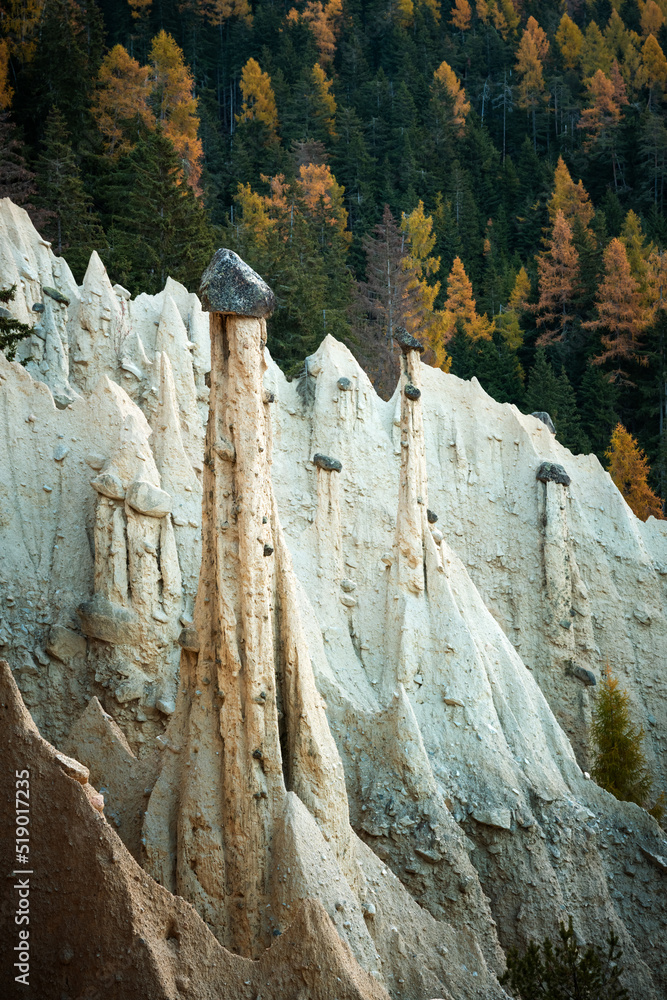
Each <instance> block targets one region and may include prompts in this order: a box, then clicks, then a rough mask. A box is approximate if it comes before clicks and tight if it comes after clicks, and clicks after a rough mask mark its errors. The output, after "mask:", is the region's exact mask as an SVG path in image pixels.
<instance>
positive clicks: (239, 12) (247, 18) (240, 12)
mask: <svg viewBox="0 0 667 1000" xmlns="http://www.w3.org/2000/svg"><path fill="white" fill-rule="evenodd" d="M204 9H205V12H206V20H207V21H208V22H209V24H215V25H217V26H218V27H222V25H223V24H225V23H226V22H227V21H231V20H232V18H237V19H238V20H239V21H243V23H244V24H247V26H248V27H251V26H252V13H251V10H250V4H249V3H248V0H209V2H208V3H206V5H205V8H204Z"/></svg>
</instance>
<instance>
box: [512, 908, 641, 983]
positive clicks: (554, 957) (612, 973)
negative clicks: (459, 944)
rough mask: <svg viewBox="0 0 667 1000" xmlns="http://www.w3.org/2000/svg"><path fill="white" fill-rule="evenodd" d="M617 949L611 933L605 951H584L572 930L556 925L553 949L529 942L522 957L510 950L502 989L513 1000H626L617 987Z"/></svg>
mask: <svg viewBox="0 0 667 1000" xmlns="http://www.w3.org/2000/svg"><path fill="white" fill-rule="evenodd" d="M621 955H622V952H621V949H620V948H619V946H618V938H617V937H616V935H615V934H614V932H613V931H610V933H609V943H608V946H607V949H606V951H602V950H601V949H599V948H597V947H596V946H595V945H588V946H587V947H586V948H585V950H582V948H581V946H580V945H579V944H578V943H577V939H576V937H575V934H574V931H573V930H572V917H570V918H569V922H568V926H567V928H566V927H565V925H564V924H561V925H560V930H559V933H558V940H557V941H556V943H555V945H554V944H553V942H552V941H551V939H550V938H548V937H547V938H545V939H544V941H543V942H542V944H541V945H540V944H538V943H537V942H536V941H531V942H530V943H529V945H528V947H527V948H526V951H525V952H524V954H523V955H520V954H519V953H518V951H515V950H514V949H511V950H510V951H509V953H508V955H507V971H506V972H505V974H504V975H503V976H502V977H501V979H500V983H501V985H502V986H505V987H507V988H509V990H510V992H511V994H512V996H514V997H516V998H517V1000H629V996H630V995H629V993H628V992H627V990H626V989H625V988H624V987H623V986H622V985H621V983H620V978H621V975H622V973H623V969H622V967H621V966H620V965H619V962H620V959H621Z"/></svg>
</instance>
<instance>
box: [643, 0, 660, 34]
mask: <svg viewBox="0 0 667 1000" xmlns="http://www.w3.org/2000/svg"><path fill="white" fill-rule="evenodd" d="M664 23H665V15H664V14H663V12H662V11H661V10H660V8H659V7H658V5H657V3H656V2H655V0H648V2H647V3H645V4H644V7H643V9H642V16H641V26H642V35H643V36H644V38H648V36H649V35H653V36H654V37H655V36H656V35H657V34H658V32H659V31H660V29H661V28H662V26H663V24H664Z"/></svg>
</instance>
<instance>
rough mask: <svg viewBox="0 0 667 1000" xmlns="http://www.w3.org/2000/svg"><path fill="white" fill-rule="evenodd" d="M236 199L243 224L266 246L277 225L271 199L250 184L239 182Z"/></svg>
mask: <svg viewBox="0 0 667 1000" xmlns="http://www.w3.org/2000/svg"><path fill="white" fill-rule="evenodd" d="M234 200H235V202H236V204H237V205H238V207H239V208H240V210H241V218H242V220H243V225H244V226H245V227H247V229H248V230H249V232H250V233H251V234H252V236H253V239H254V240H255V241H256V242H257V243H258V244H260V245H262V246H266V242H267V238H268V235H269V232H270V230H271V229H273V228H274V226H275V219H273V218H272V217H271V214H270V210H271V205H270V199H269V198H267V197H266V196H265V195H261V194H259V193H258V192H257V191H253V189H252V188H251V187H250V184H243V183H239V185H238V187H237V190H236V196H235V198H234Z"/></svg>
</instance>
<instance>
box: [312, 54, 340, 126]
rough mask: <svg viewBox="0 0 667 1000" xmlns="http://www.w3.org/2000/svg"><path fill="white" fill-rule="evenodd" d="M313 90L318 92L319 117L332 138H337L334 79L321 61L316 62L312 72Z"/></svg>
mask: <svg viewBox="0 0 667 1000" xmlns="http://www.w3.org/2000/svg"><path fill="white" fill-rule="evenodd" d="M311 80H312V84H313V91H314V93H315V94H316V96H317V98H318V101H317V105H318V108H319V117H320V120H321V121H322V124H323V125H324V127H325V129H326V130H327V132H328V133H329V135H330V136H331V138H332V139H335V138H336V111H337V107H336V99H335V97H334V95H333V94H332V93H331V86H332V81H331V80H329V79H328V78H327V75H326V73H325V72H324V70H323V69H322V67H321V66H320V64H319V63H315V65H314V66H313V69H312V72H311Z"/></svg>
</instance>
